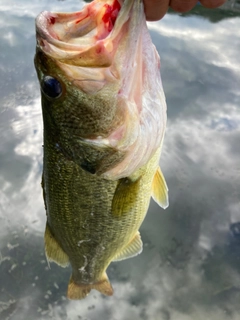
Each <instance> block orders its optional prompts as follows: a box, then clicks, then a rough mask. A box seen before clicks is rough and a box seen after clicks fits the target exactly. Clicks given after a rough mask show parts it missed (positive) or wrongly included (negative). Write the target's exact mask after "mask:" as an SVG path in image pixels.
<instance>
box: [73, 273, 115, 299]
mask: <svg viewBox="0 0 240 320" xmlns="http://www.w3.org/2000/svg"><path fill="white" fill-rule="evenodd" d="M92 289H95V290H98V291H99V292H101V293H102V294H104V295H106V296H111V295H113V288H112V285H111V283H110V281H109V280H108V276H107V274H106V272H105V273H104V274H103V276H102V278H101V279H100V280H99V281H98V282H95V283H90V284H84V283H81V284H77V283H75V282H74V280H73V278H72V276H71V278H70V280H69V284H68V291H67V297H68V299H71V300H80V299H83V298H85V297H86V296H87V295H88V294H89V292H90V291H91V290H92Z"/></svg>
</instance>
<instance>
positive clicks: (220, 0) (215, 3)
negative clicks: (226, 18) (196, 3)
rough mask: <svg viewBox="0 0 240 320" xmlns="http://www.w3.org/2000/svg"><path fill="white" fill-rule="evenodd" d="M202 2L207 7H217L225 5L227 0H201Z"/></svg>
mask: <svg viewBox="0 0 240 320" xmlns="http://www.w3.org/2000/svg"><path fill="white" fill-rule="evenodd" d="M200 2H201V4H202V5H203V6H204V7H206V8H210V9H212V8H217V7H220V6H221V5H223V4H224V3H225V2H226V0H200Z"/></svg>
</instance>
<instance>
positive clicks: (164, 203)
mask: <svg viewBox="0 0 240 320" xmlns="http://www.w3.org/2000/svg"><path fill="white" fill-rule="evenodd" d="M152 197H153V200H154V201H155V202H156V203H157V204H158V205H159V206H160V207H162V208H163V209H166V208H167V207H168V187H167V184H166V181H165V179H164V176H163V174H162V171H161V169H160V167H158V169H157V171H156V173H155V175H154V178H153V182H152Z"/></svg>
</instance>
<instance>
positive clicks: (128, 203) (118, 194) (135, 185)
mask: <svg viewBox="0 0 240 320" xmlns="http://www.w3.org/2000/svg"><path fill="white" fill-rule="evenodd" d="M140 179H141V177H139V178H138V179H137V180H136V181H132V180H131V179H129V178H123V179H121V180H120V181H119V184H118V186H117V189H116V191H115V194H114V197H113V201H112V213H113V215H114V216H121V215H123V214H126V213H129V212H131V210H132V208H134V207H135V206H136V201H137V200H136V199H137V196H138V194H139V190H140Z"/></svg>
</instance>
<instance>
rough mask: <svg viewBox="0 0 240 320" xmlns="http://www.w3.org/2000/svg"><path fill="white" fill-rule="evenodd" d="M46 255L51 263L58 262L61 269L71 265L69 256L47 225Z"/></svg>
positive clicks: (45, 236) (45, 237)
mask: <svg viewBox="0 0 240 320" xmlns="http://www.w3.org/2000/svg"><path fill="white" fill-rule="evenodd" d="M44 241H45V253H46V257H47V260H48V261H49V262H51V261H53V262H56V263H57V264H58V265H60V266H61V267H63V268H65V267H67V266H68V265H69V258H68V255H67V254H66V253H65V252H64V251H63V249H62V248H61V247H60V245H59V244H58V243H57V241H56V239H55V238H54V236H53V235H52V232H51V231H50V228H49V226H48V224H46V229H45V235H44Z"/></svg>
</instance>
